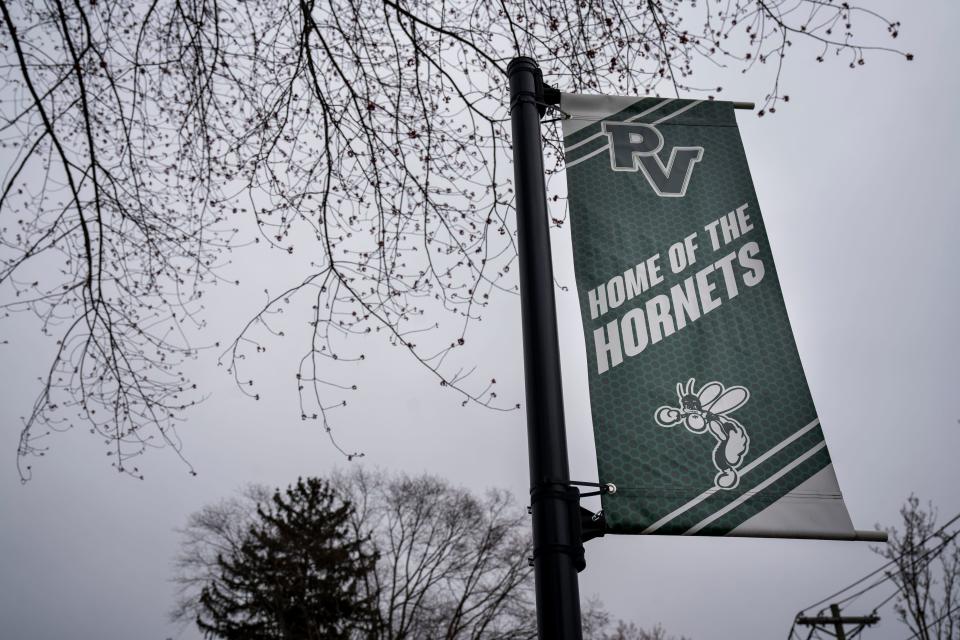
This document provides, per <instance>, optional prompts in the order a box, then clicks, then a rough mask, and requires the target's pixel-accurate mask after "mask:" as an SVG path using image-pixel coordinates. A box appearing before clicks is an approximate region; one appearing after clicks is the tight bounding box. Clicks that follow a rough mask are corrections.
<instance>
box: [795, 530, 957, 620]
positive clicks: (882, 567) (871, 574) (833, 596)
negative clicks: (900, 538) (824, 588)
mask: <svg viewBox="0 0 960 640" xmlns="http://www.w3.org/2000/svg"><path fill="white" fill-rule="evenodd" d="M957 520H960V513H957V514H956V515H955V516H953V517H952V518H950V520H949V521H947V523H946V524H945V525H943V526H942V527H940V528H939V529H937V530H936V531H934V532H933V533H931V534H930V535H929V536H927V537H926V538H924V539H923V540H922V541H921V542H920V543H919V544H918V545H917V546H922V545H924V544H926V543H927V542H928V541H929V540H930V539H931V538H934V537H936V536H938V535H940V534H941V533H943V531H944V530H945V529H946V528H947V527H949V526H950V525H952V524H953V523H954V522H956V521H957ZM956 535H957V534H956V533H954V534H953V536H956ZM934 548H936V547H934ZM906 553H907V552H903V553H901V554H900V555H898V556H897V557H895V558H891V559H890V560H888V561H887V562H885V563H884V564H882V565H881V566H879V567H877V568H876V569H874V570H873V571H871V572H870V573H868V574H867V575H865V576H863V577H862V578H860V579H859V580H856V581H854V582H852V583H850V584H849V585H847V586H846V587H844V588H843V589H840V590H839V591H837V592H836V593H832V594H830V595H829V596H827V597H826V598H824V599H823V600H820V601H818V602H815V603H813V604H811V605H809V606H807V607H804V608H803V609H801V610H800V613H803V612H805V611H807V610H808V609H813V608H814V607H819V606H820V605H822V604H825V603H827V602H830V601H831V600H833V599H834V598H836V597H837V596H839V595H841V594H843V593H844V592H846V591H849V590H850V589H852V588H853V587H856V586H857V585H859V584H861V583H863V582H864V581H866V580H869V579H870V578H871V577H873V576H875V575H876V574H878V573H880V572H881V571H883V570H884V569H886V568H887V567H889V566H890V565H892V564H894V563H895V562H897V561H898V560H900V559H901V558H903V556H905V555H906ZM882 582H884V581H881V583H882Z"/></svg>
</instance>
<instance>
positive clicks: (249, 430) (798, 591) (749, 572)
mask: <svg viewBox="0 0 960 640" xmlns="http://www.w3.org/2000/svg"><path fill="white" fill-rule="evenodd" d="M872 4H874V3H871V5H872ZM876 4H878V5H880V7H879V9H880V11H881V13H885V14H887V15H890V16H893V17H896V18H898V19H900V20H901V21H902V22H903V27H902V30H901V38H900V42H898V44H899V45H900V46H901V47H903V48H905V49H906V50H909V51H912V52H913V53H914V54H915V55H916V59H915V61H914V62H912V63H906V62H904V61H902V59H900V58H898V57H895V56H884V55H879V54H873V55H870V56H868V58H867V64H866V65H865V66H863V67H861V68H858V69H857V70H856V71H850V70H849V69H847V68H846V66H845V64H843V63H840V62H836V63H834V64H820V65H818V64H817V63H816V62H814V60H813V57H814V54H813V53H812V52H810V51H809V50H806V51H799V50H798V51H796V52H795V53H796V54H797V55H794V56H792V57H790V58H788V63H787V69H786V83H787V84H786V88H787V91H788V93H789V94H790V96H791V100H790V103H789V104H788V105H782V108H780V109H778V113H777V114H776V115H775V116H773V117H764V118H757V117H756V116H754V115H752V114H750V113H746V112H742V111H741V112H738V119H739V121H740V125H741V130H742V135H743V139H744V145H745V148H746V152H747V157H748V159H749V161H750V165H751V169H752V172H753V179H754V183H755V185H756V189H757V193H758V197H759V201H760V205H761V208H762V211H763V215H764V219H765V221H766V227H767V231H768V234H769V236H770V241H771V245H772V247H773V251H774V256H775V259H776V261H777V266H778V271H779V275H780V278H781V283H782V286H783V291H784V296H785V298H786V304H787V308H788V311H789V313H790V318H791V322H792V324H793V328H794V331H795V334H796V340H797V344H798V348H799V351H800V355H801V358H802V360H803V363H804V367H805V370H806V374H807V377H808V379H809V383H810V386H811V391H812V394H813V398H814V400H815V402H816V405H817V408H818V411H819V414H820V418H821V421H822V424H823V429H824V432H825V434H826V438H827V443H828V445H829V447H830V451H831V454H832V457H833V461H834V465H835V468H836V471H837V475H838V478H839V481H840V487H841V489H842V490H843V492H844V495H845V497H846V501H847V505H848V507H849V509H850V513H851V516H852V517H853V520H854V524H856V525H857V526H858V527H859V528H872V527H873V525H874V524H875V523H883V524H893V523H896V522H897V519H898V514H897V510H898V508H899V507H900V505H901V504H902V503H903V500H904V499H905V498H906V497H907V495H909V494H910V493H911V492H916V493H917V494H918V495H919V496H921V497H922V498H923V499H924V500H926V499H930V500H932V501H933V502H934V503H935V504H936V505H937V506H938V507H939V508H940V511H941V516H942V519H943V520H945V519H946V518H947V517H950V516H952V515H953V514H955V513H957V512H958V511H960V492H958V491H957V489H956V487H957V485H958V484H960V471H958V466H957V462H956V460H957V453H958V451H960V400H958V395H960V394H958V384H957V383H958V381H960V375H958V355H960V349H958V346H960V340H958V338H957V326H958V325H960V296H958V284H957V282H958V280H960V268H958V266H957V258H956V254H957V250H956V246H957V240H958V238H960V215H958V207H957V200H958V196H960V187H958V185H960V179H958V177H957V174H958V170H960V162H958V159H957V156H956V153H957V152H956V149H958V148H960V127H958V125H957V117H958V116H960V74H958V73H957V71H956V65H957V62H958V61H960V45H958V44H957V33H956V28H957V27H956V25H958V24H960V4H958V3H956V2H951V1H948V0H940V1H936V2H934V1H929V2H926V1H925V2H912V3H895V2H879V3H876ZM700 68H701V69H702V70H703V71H704V72H705V73H706V75H704V76H701V78H702V79H703V80H704V81H703V82H698V84H701V85H706V86H709V85H710V84H712V83H713V82H714V80H715V78H713V77H712V76H710V75H709V74H710V73H714V72H711V71H710V70H709V69H708V68H707V65H700ZM734 76H735V74H734ZM734 76H730V75H725V76H717V77H718V78H722V81H721V82H720V83H721V84H723V85H724V87H725V89H724V93H723V96H724V97H725V98H727V99H736V100H755V101H758V102H760V101H762V98H763V95H764V93H766V91H767V90H768V87H769V77H764V76H761V75H756V76H746V77H734ZM562 88H563V87H561V89H562ZM556 187H557V188H562V187H563V185H562V183H560V182H558V183H557V185H556ZM554 259H555V262H556V264H555V271H556V275H557V278H558V280H559V282H560V283H561V284H564V285H570V287H571V291H570V292H560V293H559V316H560V331H561V346H562V350H563V356H564V361H563V367H564V369H563V371H564V376H565V394H566V397H565V401H566V406H567V420H568V425H567V429H568V432H569V440H570V452H571V468H572V475H573V477H574V478H576V479H581V480H591V479H594V478H596V463H595V459H594V450H593V443H592V432H591V426H590V413H589V406H588V398H587V394H586V369H585V357H584V347H583V338H582V330H581V327H580V324H579V322H580V315H579V311H578V309H577V301H576V297H575V295H574V293H573V292H572V286H573V268H572V262H571V257H570V248H569V236H568V234H567V231H566V230H560V231H556V232H555V233H554ZM292 266H295V265H293V264H292V263H291V262H290V261H284V260H280V259H276V258H275V257H274V256H263V257H262V259H260V258H258V259H256V260H255V259H254V258H253V256H249V257H246V258H245V265H244V266H238V265H234V266H232V267H231V269H232V271H231V273H234V272H235V273H236V275H237V277H240V278H241V279H242V280H243V282H244V285H243V288H241V289H226V288H220V289H218V290H217V291H214V292H213V293H212V299H213V303H212V304H211V305H210V306H211V308H213V309H216V312H215V313H213V314H211V316H210V318H209V319H210V327H209V328H208V329H207V331H206V334H207V335H208V336H210V338H211V340H212V339H216V338H219V339H223V338H227V337H231V336H232V335H234V334H235V333H236V331H238V330H239V328H240V327H241V326H242V323H243V322H244V321H245V320H246V319H247V318H248V317H249V316H250V315H251V313H252V312H254V311H255V310H256V305H257V303H258V299H257V298H256V294H255V293H251V292H260V291H262V290H263V289H264V288H265V287H267V286H273V287H277V286H279V285H280V284H283V283H286V282H290V281H294V280H296V279H297V275H298V274H297V273H296V272H295V271H293V272H291V271H290V269H291V267H292ZM233 277H234V276H233V275H231V276H230V277H229V278H228V279H233ZM14 322H15V323H17V324H15V325H14V324H8V325H7V326H6V327H5V329H4V335H3V337H4V338H8V339H11V338H14V337H15V339H11V344H8V345H0V362H2V364H3V371H4V373H3V380H4V384H3V385H2V387H0V425H2V429H0V523H2V525H0V550H2V551H0V636H2V637H4V638H12V639H20V638H24V639H37V640H43V639H51V640H52V639H59V638H98V639H105V640H106V639H114V638H116V639H128V638H149V639H162V638H167V637H173V638H184V639H187V638H197V637H199V636H198V634H197V633H196V631H195V630H193V629H185V630H183V629H179V628H178V627H175V626H172V625H170V624H169V623H168V622H167V619H166V614H167V611H168V610H169V608H170V606H171V604H172V600H173V597H172V596H173V586H172V584H171V583H170V578H171V576H172V568H171V561H172V558H173V556H174V555H175V553H176V549H177V540H178V538H177V534H176V533H175V531H174V529H175V528H176V527H178V526H181V525H182V524H183V523H184V522H185V520H186V518H187V515H188V514H189V513H191V512H192V511H194V510H196V509H198V508H200V507H201V506H202V505H204V504H205V503H209V502H211V501H215V500H218V499H219V498H221V497H224V496H227V495H229V494H230V493H231V492H233V491H234V490H235V489H236V488H238V487H239V486H241V485H243V484H244V483H247V482H261V483H266V484H269V485H273V486H277V485H286V484H287V483H289V482H291V481H293V480H295V479H296V477H297V476H298V475H308V474H310V475H323V474H326V473H328V472H329V471H330V470H332V469H333V468H335V467H337V466H344V465H346V464H347V463H346V461H345V460H344V459H343V457H342V456H340V455H339V454H338V453H336V451H335V450H334V449H333V448H332V447H331V446H330V445H329V443H328V441H327V440H326V436H325V435H324V434H323V433H322V431H321V429H319V428H318V426H317V425H316V424H313V423H304V422H301V421H300V419H299V410H298V409H297V395H296V388H295V386H294V384H293V371H294V368H295V366H296V365H295V363H296V361H297V359H298V358H299V354H300V353H301V351H302V344H299V343H297V342H296V341H294V340H287V341H277V342H275V343H271V344H270V345H269V347H270V351H269V352H268V353H267V354H265V356H264V357H263V358H261V359H260V360H259V362H257V363H255V364H252V365H251V366H252V369H251V373H252V374H253V375H254V376H255V377H256V378H258V380H259V383H260V390H261V397H262V400H261V401H260V402H254V401H252V400H249V399H247V398H246V397H244V396H242V395H241V394H239V393H238V392H237V391H236V389H235V387H233V384H232V381H231V379H230V377H229V376H227V375H226V374H225V372H224V370H223V369H222V368H218V367H217V365H216V358H215V355H214V354H213V353H210V354H208V355H205V356H203V357H202V358H201V359H200V360H199V361H198V362H197V363H196V364H195V366H194V368H193V370H194V375H195V376H196V377H197V378H198V379H199V381H200V382H201V383H202V386H203V387H205V388H207V389H209V390H210V391H211V392H212V396H211V398H210V399H209V400H208V401H207V402H206V403H204V404H203V405H202V406H200V407H199V408H197V409H195V410H193V411H191V412H190V414H189V416H188V421H187V422H186V423H185V424H184V425H183V426H182V427H181V428H180V430H179V432H180V435H181V437H182V438H183V440H184V451H185V454H186V455H187V457H188V458H189V460H190V462H191V463H192V464H193V465H194V466H195V468H196V469H197V471H198V475H197V476H196V477H192V476H190V475H189V474H188V472H187V468H186V467H185V466H184V465H183V464H182V463H181V462H180V461H179V460H178V459H177V457H176V456H175V455H174V454H173V453H172V452H170V451H163V450H160V451H152V452H150V453H149V455H148V456H146V457H145V458H143V459H142V460H140V461H138V464H139V466H140V468H141V469H142V470H144V472H145V473H146V480H144V481H142V482H141V481H137V480H133V479H130V478H128V477H127V476H121V475H119V474H117V473H116V472H115V471H114V470H113V469H112V468H111V467H110V466H109V460H108V459H107V458H106V457H105V456H104V448H103V447H102V446H101V444H100V443H99V442H98V441H96V439H94V438H91V437H89V435H88V434H87V433H86V432H85V431H83V430H76V431H73V432H68V433H65V434H60V435H57V436H55V437H54V438H52V439H51V440H50V444H51V446H52V450H51V453H50V454H49V455H48V456H47V457H46V458H44V459H42V460H37V461H34V463H33V464H34V471H35V477H34V479H33V480H32V481H31V482H30V483H28V484H27V485H25V486H21V484H20V482H19V479H18V475H17V470H16V466H15V455H16V446H17V437H18V433H19V424H20V420H19V416H22V415H24V414H25V413H26V412H27V411H28V410H29V406H30V404H31V403H32V398H33V396H34V394H35V393H36V389H37V388H36V386H35V384H34V382H33V381H34V380H35V379H36V377H37V376H38V375H40V374H41V372H42V371H43V369H44V367H45V365H46V364H47V363H46V361H45V360H44V358H43V357H41V354H44V353H46V352H47V351H48V350H49V348H50V345H49V344H48V343H45V342H43V341H41V339H40V337H39V335H38V331H37V330H36V327H34V326H32V325H31V324H30V322H29V321H28V319H27V318H26V317H24V318H18V319H14ZM469 339H470V341H471V343H472V344H474V345H476V346H475V347H474V349H475V350H474V351H473V354H474V355H475V357H476V359H477V361H478V362H479V363H480V369H481V372H482V375H487V373H489V374H490V375H494V376H496V378H497V380H498V387H499V394H500V396H501V397H505V398H506V397H515V398H516V401H518V402H519V401H520V400H521V398H522V387H521V381H522V355H521V344H520V315H519V303H518V301H517V300H516V299H513V298H507V297H501V298H500V299H499V301H498V304H497V305H496V306H495V307H494V308H492V309H490V310H488V312H487V314H486V316H485V319H484V322H483V323H482V324H480V325H478V327H477V329H476V332H475V333H474V334H473V335H472V336H471V337H470V338H469ZM468 346H469V345H468ZM367 362H368V363H369V362H374V363H375V366H366V367H363V368H362V369H361V368H358V369H357V370H356V371H355V373H353V374H352V375H353V378H351V379H352V380H356V381H357V383H358V385H359V387H360V388H359V390H358V391H357V392H356V393H355V394H352V395H351V397H350V405H349V406H348V407H347V408H346V409H344V410H341V411H338V412H337V413H335V414H334V420H335V422H334V424H335V426H336V429H337V434H338V437H339V438H340V439H341V440H342V441H343V443H344V445H345V446H346V447H348V448H351V449H358V450H362V451H363V452H365V454H366V457H365V458H364V459H363V460H362V461H361V463H362V464H366V465H377V466H381V467H384V468H386V469H389V470H398V471H400V470H402V471H407V472H410V473H420V472H423V471H429V472H431V473H435V474H438V475H441V476H443V477H445V478H448V479H450V480H451V481H453V482H454V483H457V484H461V485H463V486H466V487H469V488H471V489H475V490H482V489H483V488H485V487H489V486H499V487H505V488H508V489H510V490H512V491H513V492H514V494H515V495H517V496H518V499H519V500H521V501H522V500H525V498H526V493H527V489H528V486H527V484H528V476H527V458H526V455H527V454H526V431H525V422H524V415H523V413H522V412H521V411H514V412H509V413H498V412H492V411H488V410H485V409H482V408H479V407H471V406H468V407H466V408H462V407H461V406H460V399H459V398H458V397H456V396H455V395H453V394H452V393H450V392H448V391H444V390H443V389H441V388H440V387H439V386H438V385H437V383H436V379H435V378H433V377H432V376H431V375H429V374H428V372H426V371H425V370H423V369H421V368H418V365H416V364H415V363H414V361H413V360H412V359H410V358H409V356H406V355H405V353H404V352H403V351H402V350H400V349H392V348H389V347H387V346H386V345H385V343H377V344H371V346H370V348H369V350H367ZM353 464H357V463H353ZM879 564H880V562H879V561H878V558H877V556H876V555H874V554H873V553H872V552H871V550H870V545H868V544H864V543H850V542H823V541H791V540H753V539H710V538H682V539H681V538H670V537H660V536H648V537H640V536H630V537H620V538H614V537H609V538H605V539H600V540H595V541H592V542H590V543H588V544H587V569H586V571H585V572H584V573H583V574H581V581H580V585H581V592H582V594H583V596H584V597H589V596H597V597H599V598H600V599H601V600H602V601H603V602H604V603H605V605H606V606H607V608H608V609H609V610H610V611H611V612H612V613H613V614H614V615H616V616H619V617H623V618H627V619H631V620H634V621H636V622H638V623H639V624H642V625H645V626H647V625H652V624H654V623H656V622H661V623H662V624H663V625H664V627H665V628H667V629H668V630H669V631H670V632H671V633H675V634H685V635H688V636H691V637H692V638H696V639H698V640H707V639H716V638H719V639H723V638H746V639H758V640H759V639H769V638H777V637H786V634H787V631H788V629H789V627H790V623H791V620H792V618H793V616H794V615H795V613H796V612H797V611H798V610H799V609H801V608H802V607H804V606H805V605H809V604H811V603H813V602H815V601H817V600H820V599H821V598H822V597H825V596H827V595H829V594H830V593H831V592H832V591H835V590H836V589H838V588H840V587H842V586H844V585H846V584H847V583H849V582H851V581H853V580H854V579H856V578H858V577H860V576H861V575H862V574H864V573H866V572H867V571H869V570H871V569H873V568H874V567H876V566H877V565H879ZM888 593H889V591H887V590H880V591H877V592H871V593H870V594H868V595H866V596H864V597H863V598H861V599H860V600H858V601H856V602H855V603H852V604H850V605H848V609H847V612H848V613H850V614H854V615H855V614H860V613H868V612H869V611H870V610H871V609H872V608H873V606H874V605H875V604H876V603H877V602H879V601H880V600H882V599H883V598H885V597H886V596H887V595H888ZM881 616H882V617H883V621H882V622H881V624H880V625H879V627H878V628H876V629H873V630H871V631H870V632H869V635H868V634H864V635H865V637H868V638H876V639H884V640H901V639H903V638H906V637H908V636H909V633H908V632H907V631H906V629H905V628H904V627H902V626H901V625H900V624H899V623H897V622H896V621H895V620H894V614H893V612H892V610H891V609H890V608H889V607H888V608H887V609H885V610H883V611H881Z"/></svg>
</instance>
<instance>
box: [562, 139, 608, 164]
mask: <svg viewBox="0 0 960 640" xmlns="http://www.w3.org/2000/svg"><path fill="white" fill-rule="evenodd" d="M609 148H610V145H609V144H605V145H603V146H602V147H600V148H599V149H595V150H593V151H591V152H590V153H588V154H586V155H583V156H580V157H579V158H577V159H576V160H571V161H570V162H568V163H567V168H568V169H569V168H570V167H572V166H574V165H578V164H580V163H581V162H583V161H584V160H589V159H590V158H592V157H593V156H595V155H597V154H600V153H603V152H604V151H606V150H607V149H609Z"/></svg>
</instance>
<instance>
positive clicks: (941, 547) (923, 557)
mask: <svg viewBox="0 0 960 640" xmlns="http://www.w3.org/2000/svg"><path fill="white" fill-rule="evenodd" d="M946 526H949V524H948V525H946ZM958 535H960V529H958V530H957V531H954V532H953V533H952V534H950V535H949V536H948V537H946V538H944V539H943V540H941V541H940V543H938V544H937V546H935V547H931V548H930V549H927V550H926V551H924V552H923V553H922V554H920V556H919V557H917V560H916V561H917V562H918V563H919V562H924V561H926V563H927V564H929V563H930V562H933V559H934V558H936V557H937V556H938V555H940V554H941V553H943V552H944V551H945V550H946V548H947V545H949V544H950V543H951V542H952V541H953V539H954V538H956V537H957V536H958ZM927 539H928V540H929V538H927ZM922 544H923V543H921V545H922ZM903 555H904V554H901V555H900V557H901V558H902V557H903ZM927 556H930V557H929V559H928V558H927ZM898 559H899V558H898ZM893 578H894V574H887V575H885V576H884V577H883V578H881V579H879V580H877V581H876V582H874V583H873V584H871V585H869V586H867V587H864V588H863V589H861V590H860V591H858V592H856V593H854V594H853V595H849V596H847V597H846V598H843V599H842V600H838V601H837V604H843V603H845V602H850V601H851V600H855V599H856V598H859V597H860V596H862V595H863V594H865V593H866V592H868V591H870V590H871V589H874V588H876V587H878V586H880V585H881V584H883V583H884V582H886V581H887V580H892V579H893ZM888 600H889V598H888ZM877 608H879V607H876V608H874V611H876V610H877Z"/></svg>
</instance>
